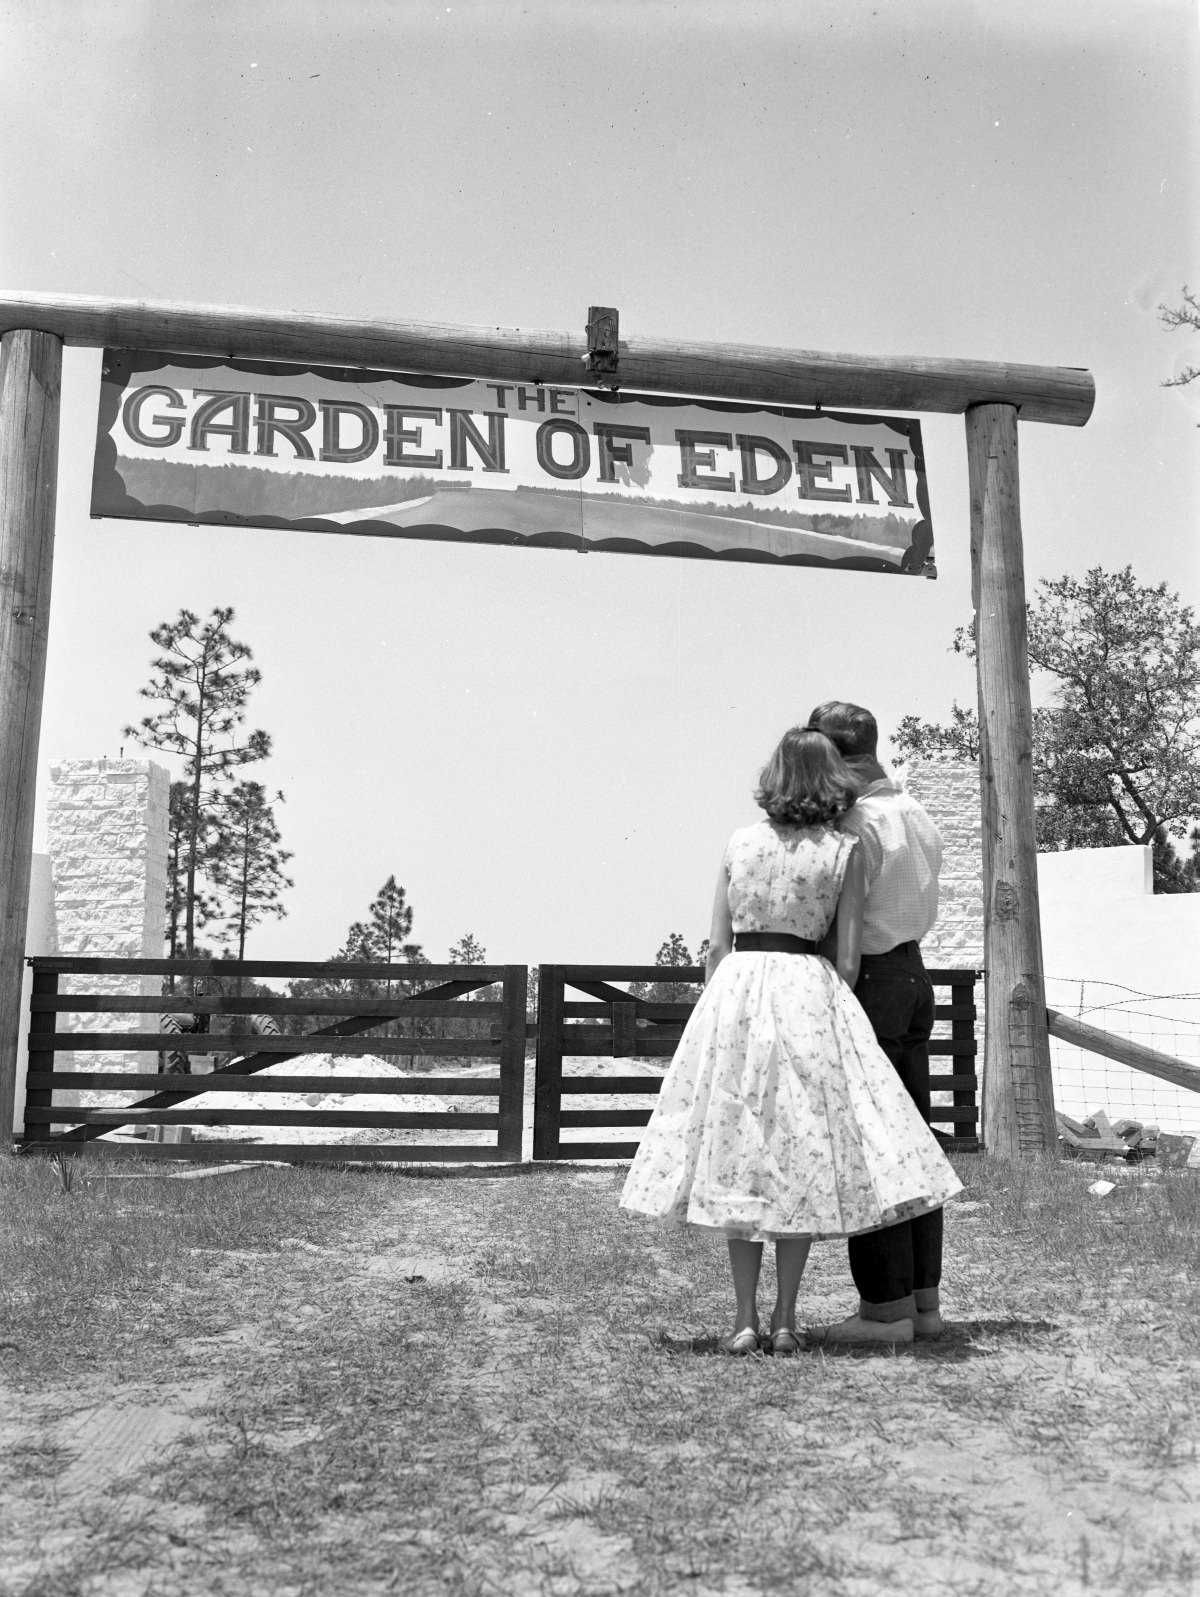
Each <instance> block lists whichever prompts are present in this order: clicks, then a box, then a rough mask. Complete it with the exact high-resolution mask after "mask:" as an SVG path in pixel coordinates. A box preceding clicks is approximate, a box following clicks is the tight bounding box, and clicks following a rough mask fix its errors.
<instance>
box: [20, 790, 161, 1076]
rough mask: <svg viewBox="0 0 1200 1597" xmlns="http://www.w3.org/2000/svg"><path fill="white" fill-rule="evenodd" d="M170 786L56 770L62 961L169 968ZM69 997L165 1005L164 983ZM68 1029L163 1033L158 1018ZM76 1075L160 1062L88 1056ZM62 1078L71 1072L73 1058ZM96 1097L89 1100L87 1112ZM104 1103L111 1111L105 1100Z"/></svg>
mask: <svg viewBox="0 0 1200 1597" xmlns="http://www.w3.org/2000/svg"><path fill="white" fill-rule="evenodd" d="M169 793H170V777H169V775H168V773H167V771H166V770H165V769H164V768H163V767H162V766H160V765H154V764H151V763H150V762H149V761H146V760H62V761H58V762H57V763H55V764H52V765H51V767H50V790H49V794H48V796H47V801H46V842H47V847H48V850H49V853H50V858H51V861H52V863H53V867H54V910H55V919H56V923H57V933H58V951H59V953H60V954H80V955H84V956H87V957H89V958H94V959H162V958H163V954H164V949H163V942H164V938H165V935H166V913H167V803H168V797H169ZM61 990H62V991H63V992H93V993H113V994H116V993H135V994H140V995H143V996H147V997H151V996H157V995H159V994H160V993H161V992H162V977H161V976H105V977H96V976H70V977H64V978H63V979H62V982H61ZM66 1019H67V1022H68V1024H63V1025H62V1029H63V1030H64V1031H65V1030H74V1031H149V1032H155V1033H156V1032H157V1031H158V1016H157V1015H152V1014H151V1015H122V1014H111V1015H76V1016H73V1017H71V1016H68V1017H66ZM73 1057H74V1068H75V1069H76V1070H121V1069H126V1070H154V1069H156V1068H157V1049H155V1050H154V1052H150V1053H140V1052H139V1053H123V1054H122V1053H111V1054H101V1053H91V1054H86V1053H80V1054H75V1055H74V1056H73ZM58 1068H59V1069H60V1070H62V1069H69V1068H71V1067H70V1064H69V1063H68V1060H67V1058H66V1057H64V1058H63V1059H62V1061H61V1063H59V1065H58ZM90 1098H91V1095H89V1094H87V1093H83V1094H81V1095H80V1102H81V1103H87V1102H89V1101H90ZM97 1101H111V1100H104V1099H97Z"/></svg>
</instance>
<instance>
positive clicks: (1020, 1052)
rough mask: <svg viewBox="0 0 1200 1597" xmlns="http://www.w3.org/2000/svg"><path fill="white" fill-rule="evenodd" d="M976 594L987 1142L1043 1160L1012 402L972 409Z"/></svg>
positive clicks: (1046, 1115) (1046, 1103)
mask: <svg viewBox="0 0 1200 1597" xmlns="http://www.w3.org/2000/svg"><path fill="white" fill-rule="evenodd" d="M966 425H967V468H968V476H969V481H970V493H971V591H972V598H973V600H974V604H975V647H976V667H977V674H978V685H979V770H980V787H981V799H982V807H983V887H984V910H983V913H984V965H985V966H986V969H987V977H986V988H985V993H986V999H985V1002H986V1011H987V1013H986V1026H985V1030H984V1060H983V1128H982V1129H983V1143H984V1146H985V1147H986V1149H987V1151H988V1152H989V1153H1001V1154H1007V1155H1009V1156H1010V1157H1011V1156H1014V1155H1017V1154H1028V1153H1043V1152H1048V1151H1049V1150H1051V1149H1053V1148H1054V1147H1055V1145H1056V1142H1057V1128H1056V1126H1055V1121H1054V1088H1053V1083H1052V1081H1051V1076H1050V1040H1049V1037H1048V1035H1047V1032H1046V993H1045V982H1044V979H1043V975H1042V933H1041V923H1040V920H1039V915H1038V880H1037V841H1036V833H1035V827H1034V813H1033V707H1032V704H1031V701H1030V696H1029V659H1028V653H1027V649H1026V629H1025V558H1024V551H1023V547H1022V542H1021V509H1020V498H1019V490H1018V475H1017V412H1016V409H1015V408H1014V406H1012V405H974V406H972V407H971V408H970V409H969V410H968V411H967V419H966Z"/></svg>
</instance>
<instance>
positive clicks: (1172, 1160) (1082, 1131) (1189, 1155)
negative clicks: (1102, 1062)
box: [1055, 1109, 1200, 1169]
mask: <svg viewBox="0 0 1200 1597" xmlns="http://www.w3.org/2000/svg"><path fill="white" fill-rule="evenodd" d="M1055 1119H1056V1120H1057V1121H1058V1140H1059V1142H1060V1144H1061V1145H1062V1150H1063V1152H1064V1153H1065V1154H1066V1155H1067V1156H1068V1157H1069V1158H1072V1159H1093V1160H1096V1161H1097V1162H1099V1163H1103V1161H1104V1160H1106V1159H1124V1160H1126V1161H1128V1162H1129V1163H1136V1161H1137V1160H1139V1159H1157V1160H1158V1161H1159V1163H1160V1164H1162V1165H1165V1166H1167V1167H1169V1168H1171V1169H1183V1168H1184V1166H1186V1165H1188V1164H1196V1163H1197V1162H1198V1158H1197V1155H1200V1149H1197V1139H1196V1138H1195V1137H1184V1136H1175V1135H1173V1134H1172V1133H1171V1132H1168V1131H1160V1130H1159V1129H1158V1127H1157V1126H1145V1125H1143V1124H1142V1122H1141V1121H1140V1120H1116V1121H1110V1120H1109V1118H1108V1116H1107V1115H1106V1114H1105V1113H1104V1111H1103V1109H1097V1110H1095V1111H1094V1112H1093V1113H1092V1114H1090V1115H1089V1116H1088V1117H1087V1119H1086V1120H1072V1119H1071V1117H1070V1115H1064V1114H1063V1113H1062V1112H1061V1111H1059V1113H1058V1114H1057V1115H1056V1116H1055Z"/></svg>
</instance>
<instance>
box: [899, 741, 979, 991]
mask: <svg viewBox="0 0 1200 1597" xmlns="http://www.w3.org/2000/svg"><path fill="white" fill-rule="evenodd" d="M905 786H906V788H907V789H908V791H909V792H910V793H911V794H912V796H913V798H915V799H916V801H917V803H918V804H921V805H923V806H924V808H925V809H927V810H928V811H929V814H930V816H931V817H932V818H933V821H934V824H935V825H936V826H937V829H938V831H939V832H941V834H942V843H943V845H944V853H943V855H942V874H941V878H940V880H939V892H938V918H937V924H936V925H935V926H934V928H933V930H932V932H930V934H929V935H928V937H926V938H924V939H923V940H922V943H921V953H922V956H923V958H924V960H925V963H926V964H927V965H930V966H943V967H945V966H950V965H973V966H974V967H975V969H976V970H982V969H983V817H982V814H981V811H980V808H979V767H978V765H975V764H970V765H968V764H966V763H963V762H960V761H957V760H955V761H950V760H946V761H942V760H914V761H913V763H912V764H911V765H910V766H909V767H908V769H907V772H906V773H905ZM976 1002H977V1003H979V1004H980V1005H982V1002H983V990H982V987H981V988H980V989H979V991H978V992H977V993H976Z"/></svg>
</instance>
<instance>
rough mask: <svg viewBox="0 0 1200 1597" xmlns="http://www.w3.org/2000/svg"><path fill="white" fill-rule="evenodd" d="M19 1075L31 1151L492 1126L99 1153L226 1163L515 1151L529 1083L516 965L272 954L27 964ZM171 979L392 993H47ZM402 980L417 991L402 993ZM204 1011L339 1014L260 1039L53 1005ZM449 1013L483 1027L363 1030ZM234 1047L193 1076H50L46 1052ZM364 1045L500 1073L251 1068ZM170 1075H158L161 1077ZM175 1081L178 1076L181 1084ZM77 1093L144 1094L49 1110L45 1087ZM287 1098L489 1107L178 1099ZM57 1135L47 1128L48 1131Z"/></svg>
mask: <svg viewBox="0 0 1200 1597" xmlns="http://www.w3.org/2000/svg"><path fill="white" fill-rule="evenodd" d="M29 963H30V964H31V965H32V967H33V980H32V995H31V998H30V1025H29V1073H28V1077H27V1081H26V1098H25V1126H26V1132H25V1139H24V1146H25V1147H26V1148H28V1149H29V1150H30V1151H34V1150H38V1151H43V1152H45V1151H58V1152H75V1151H79V1150H80V1148H81V1146H82V1145H86V1144H88V1143H94V1142H95V1141H96V1139H97V1138H99V1137H101V1136H102V1135H103V1134H104V1133H105V1132H106V1131H111V1130H114V1129H115V1128H117V1127H120V1126H130V1125H134V1126H174V1125H187V1126H221V1125H238V1126H319V1127H322V1128H327V1129H329V1130H330V1131H331V1133H334V1132H338V1131H346V1130H351V1129H355V1130H358V1129H377V1130H416V1129H421V1130H427V1129H446V1130H449V1131H465V1130H473V1131H492V1132H494V1133H495V1136H494V1139H493V1140H492V1141H491V1142H490V1143H480V1144H476V1145H471V1144H462V1143H459V1144H449V1143H448V1144H440V1143H439V1144H430V1143H425V1142H421V1143H395V1142H388V1143H380V1144H377V1145H375V1144H372V1145H367V1144H362V1143H352V1144H346V1143H344V1142H342V1143H330V1144H312V1143H269V1144H261V1143H254V1144H250V1145H249V1146H248V1145H247V1144H246V1143H245V1142H243V1141H231V1140H229V1141H220V1140H218V1139H206V1140H204V1141H203V1142H199V1143H192V1144H182V1143H181V1144H176V1143H172V1144H170V1145H165V1146H156V1145H154V1144H147V1145H137V1146H135V1147H132V1148H131V1147H130V1145H128V1144H125V1145H119V1144H112V1143H107V1144H104V1145H103V1148H104V1151H105V1152H106V1153H113V1152H136V1153H137V1154H139V1155H143V1156H145V1155H147V1154H149V1155H151V1156H155V1155H157V1156H159V1157H168V1158H206V1159H211V1158H214V1157H233V1158H246V1157H254V1156H255V1155H257V1156H260V1157H261V1156H262V1155H263V1154H267V1155H269V1156H270V1157H272V1158H277V1159H286V1160H293V1159H303V1160H326V1161H328V1160H345V1159H347V1158H352V1159H354V1160H356V1161H357V1160H372V1161H375V1160H397V1161H407V1160H437V1161H464V1160H502V1161H519V1160H520V1157H521V1125H522V1110H523V1102H524V1085H525V1037H526V1014H525V1005H526V986H527V972H526V968H525V966H524V965H421V966H417V967H415V968H414V966H412V965H409V964H403V965H399V964H397V965H368V964H362V965H351V964H341V963H336V962H323V963H319V964H310V963H294V962H287V963H280V962H276V961H263V960H253V961H244V962H240V963H238V962H234V961H231V960H192V961H182V960H175V961H170V960H153V959H141V960H134V959H127V960H116V959H82V958H71V957H69V956H64V957H55V958H49V957H46V958H43V957H38V958H34V959H31V960H30V961H29ZM65 975H70V976H88V975H91V976H97V977H99V976H104V977H108V976H117V975H122V976H173V977H175V978H176V981H177V983H183V984H184V985H185V986H186V985H187V984H188V983H189V981H190V982H195V981H200V982H204V983H209V982H212V981H214V980H215V981H218V982H221V983H229V982H233V983H236V982H237V980H238V978H239V977H240V978H243V979H254V978H269V977H274V978H281V977H283V978H293V979H296V978H299V979H311V978H313V977H330V978H336V979H337V980H339V981H370V982H375V983H379V982H383V983H386V982H389V981H391V982H395V983H396V984H397V985H398V986H399V985H400V984H403V987H404V990H403V993H402V994H401V995H397V996H395V997H389V996H386V995H385V996H382V997H372V998H363V997H357V996H355V995H353V994H351V995H348V996H344V997H343V996H325V995H322V994H314V995H311V996H306V997H302V998H276V997H265V996H263V995H261V994H257V993H256V994H246V995H238V996H228V995H223V994H213V995H210V994H205V995H203V996H194V997H189V996H187V994H186V993H182V994H181V993H178V992H177V993H175V994H173V995H163V996H161V997H160V996H157V995H154V996H144V997H143V996H136V995H126V994H111V993H105V994H99V993H74V992H72V993H66V992H61V991H60V990H59V979H60V977H62V976H65ZM494 984H499V985H500V987H501V997H500V998H499V999H498V1000H495V1001H489V1000H482V1001H479V1000H476V1001H472V1002H469V1003H464V1002H463V1000H464V999H465V998H466V997H467V996H468V995H469V994H471V993H474V992H478V991H479V990H480V989H481V988H485V987H490V986H492V985H494ZM414 986H415V987H416V989H417V990H416V991H414V990H413V988H414ZM183 1013H186V1014H200V1015H229V1016H238V1015H251V1014H254V1015H262V1014H271V1015H277V1016H310V1017H312V1016H315V1017H326V1016H330V1015H344V1016H346V1019H344V1020H338V1021H335V1022H334V1023H333V1024H332V1025H327V1026H324V1027H321V1028H319V1029H316V1030H313V1031H308V1032H304V1033H301V1034H298V1035H296V1034H291V1035H280V1036H266V1037H264V1036H262V1035H259V1034H258V1033H251V1032H245V1033H239V1032H237V1031H231V1032H228V1033H223V1034H220V1035H217V1034H214V1033H207V1034H200V1035H188V1034H187V1033H174V1032H173V1033H170V1034H161V1035H160V1034H156V1033H155V1032H147V1031H120V1032H113V1031H92V1032H89V1031H78V1030H72V1031H62V1030H59V1029H58V1028H59V1019H58V1017H59V1016H60V1015H63V1014H75V1015H86V1014H131V1015H136V1014H155V1015H163V1014H183ZM447 1018H453V1019H455V1020H461V1021H468V1022H473V1023H475V1027H479V1026H483V1027H485V1028H486V1030H487V1033H488V1035H486V1036H479V1035H475V1036H470V1035H468V1036H463V1037H423V1036H402V1037H378V1036H372V1035H370V1033H371V1032H372V1031H373V1030H375V1029H377V1028H378V1027H380V1026H383V1025H385V1024H387V1023H388V1022H389V1021H393V1020H405V1019H419V1020H434V1019H447ZM159 1049H163V1050H169V1051H170V1052H172V1053H175V1054H197V1053H212V1052H214V1051H220V1052H221V1053H224V1054H232V1055H233V1056H234V1057H233V1058H232V1060H231V1061H230V1063H229V1064H227V1065H224V1066H222V1067H221V1068H219V1069H217V1070H214V1071H212V1072H211V1073H206V1074H204V1075H201V1076H190V1075H184V1076H180V1075H170V1076H165V1075H163V1074H161V1073H157V1072H156V1073H153V1074H151V1073H148V1072H145V1073H143V1072H133V1071H128V1070H83V1071H80V1070H58V1069H56V1059H57V1055H58V1054H60V1053H68V1052H87V1053H94V1052H129V1051H136V1052H138V1053H155V1052H158V1051H159ZM313 1054H338V1055H352V1056H354V1055H357V1056H362V1055H374V1056H376V1057H381V1056H382V1057H386V1056H403V1057H406V1058H415V1057H428V1058H435V1057H442V1058H445V1057H451V1058H484V1059H495V1060H496V1061H497V1063H498V1066H499V1076H498V1078H493V1077H486V1078H483V1079H479V1078H477V1077H469V1076H439V1075H415V1074H413V1075H410V1074H405V1075H404V1076H402V1077H395V1076H388V1077H379V1076H369V1075H364V1076H341V1077H337V1076H332V1077H331V1076H304V1075H284V1076H266V1077H264V1076H261V1075H260V1074H259V1072H260V1071H263V1070H265V1069H266V1068H267V1067H268V1066H269V1065H275V1064H279V1063H280V1062H281V1061H284V1060H303V1058H304V1057H305V1056H306V1055H313ZM168 1083H169V1085H168ZM185 1083H186V1085H185ZM82 1090H89V1091H102V1092H107V1093H118V1092H119V1093H125V1094H127V1093H129V1092H131V1091H135V1092H138V1091H144V1092H148V1093H149V1096H148V1097H145V1098H141V1099H139V1100H138V1101H137V1102H136V1103H134V1104H127V1105H124V1106H114V1107H112V1108H80V1107H76V1106H72V1105H67V1104H62V1103H61V1102H60V1103H58V1104H56V1103H55V1102H54V1094H55V1092H56V1091H58V1092H66V1091H71V1092H78V1091H82ZM209 1092H222V1093H239V1092H240V1093H245V1092H256V1093H258V1092H281V1093H282V1092H293V1093H322V1094H325V1095H328V1096H346V1095H348V1094H353V1093H367V1092H369V1093H381V1094H382V1093H387V1094H395V1095H397V1097H402V1096H403V1095H406V1094H412V1093H421V1094H426V1093H429V1094H438V1095H441V1096H453V1095H457V1096H464V1095H466V1096H470V1097H477V1098H495V1099H496V1100H497V1102H496V1108H495V1110H494V1111H489V1112H487V1113H473V1112H472V1113H459V1112H454V1111H447V1112H440V1111H439V1112H431V1111H411V1110H402V1109H401V1110H367V1111H358V1110H337V1109H329V1108H325V1107H322V1108H314V1109H308V1110H294V1109H293V1110H270V1109H226V1108H221V1109H197V1108H195V1107H188V1106H187V1105H188V1101H189V1100H190V1099H194V1098H195V1097H197V1096H199V1095H200V1094H203V1093H209ZM56 1126H66V1127H69V1128H70V1129H69V1130H66V1131H59V1132H57V1133H56V1132H55V1131H54V1129H53V1128H54V1127H56Z"/></svg>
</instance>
